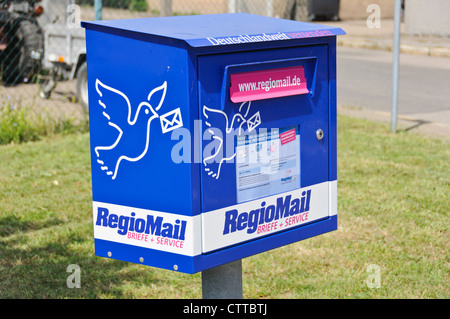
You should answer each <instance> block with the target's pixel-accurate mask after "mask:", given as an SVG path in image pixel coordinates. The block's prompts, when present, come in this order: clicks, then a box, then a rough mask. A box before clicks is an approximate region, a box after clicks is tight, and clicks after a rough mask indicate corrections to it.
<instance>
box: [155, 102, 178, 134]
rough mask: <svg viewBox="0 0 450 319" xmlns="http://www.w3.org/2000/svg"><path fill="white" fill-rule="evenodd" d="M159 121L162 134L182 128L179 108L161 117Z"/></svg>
mask: <svg viewBox="0 0 450 319" xmlns="http://www.w3.org/2000/svg"><path fill="white" fill-rule="evenodd" d="M159 121H160V122H161V129H162V132H163V134H164V133H167V132H170V131H173V130H174V129H177V128H179V127H182V126H183V119H182V118H181V110H180V108H177V109H175V110H173V111H170V112H167V113H166V114H163V115H161V116H160V117H159Z"/></svg>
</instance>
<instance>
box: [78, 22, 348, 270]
mask: <svg viewBox="0 0 450 319" xmlns="http://www.w3.org/2000/svg"><path fill="white" fill-rule="evenodd" d="M82 25H83V26H84V27H85V28H86V43H87V63H88V90H89V117H90V132H91V163H92V191H93V223H94V237H95V252H96V254H97V255H99V256H103V257H109V258H114V259H119V260H124V261H129V262H134V263H142V264H145V265H150V266H155V267H160V268H165V269H172V270H177V271H181V272H186V273H195V272H199V271H202V270H205V269H208V268H212V267H215V266H218V265H221V264H224V263H228V262H231V261H233V260H237V259H240V258H244V257H247V256H250V255H253V254H257V253H261V252H264V251H266V250H269V249H273V248H276V247H280V246H282V245H286V244H290V243H293V242H296V241H299V240H303V239H306V238H309V237H312V236H316V235H319V234H322V233H325V232H329V231H332V230H335V229H337V174H336V35H339V34H344V32H343V31H342V30H341V29H339V28H332V27H326V26H321V25H317V24H310V23H301V22H296V21H288V20H281V19H274V18H267V17H261V16H256V15H250V14H242V13H241V14H219V15H200V16H183V17H166V18H145V19H132V20H114V21H95V22H83V23H82ZM319 130H320V132H321V133H320V136H321V137H320V138H319V133H317V132H319Z"/></svg>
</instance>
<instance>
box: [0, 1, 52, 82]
mask: <svg viewBox="0 0 450 319" xmlns="http://www.w3.org/2000/svg"><path fill="white" fill-rule="evenodd" d="M38 2H40V0H14V1H11V0H0V64H2V65H3V71H2V81H3V83H4V84H7V85H13V84H16V83H21V82H24V81H25V82H28V81H30V80H31V78H32V76H33V75H34V74H36V72H38V71H39V69H40V67H41V60H42V52H43V43H44V36H43V32H42V29H41V27H40V26H39V24H38V23H37V20H36V18H37V17H38V16H39V15H41V14H42V13H43V8H42V6H39V5H38Z"/></svg>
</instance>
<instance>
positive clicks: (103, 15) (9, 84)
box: [0, 0, 338, 116]
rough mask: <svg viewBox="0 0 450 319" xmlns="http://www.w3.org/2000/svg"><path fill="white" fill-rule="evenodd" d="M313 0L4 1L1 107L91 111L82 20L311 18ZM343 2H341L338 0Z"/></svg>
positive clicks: (0, 14) (0, 2)
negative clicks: (238, 15)
mask: <svg viewBox="0 0 450 319" xmlns="http://www.w3.org/2000/svg"><path fill="white" fill-rule="evenodd" d="M308 1H311V0H14V1H13V0H0V74H1V77H0V108H2V107H4V106H5V105H9V106H11V105H13V106H14V105H22V106H27V107H30V108H33V109H36V110H37V112H39V110H41V109H45V110H47V112H52V113H53V114H54V115H55V116H58V115H61V114H68V113H69V114H73V115H75V116H78V115H79V114H80V113H84V112H85V111H86V109H87V86H86V68H85V61H86V53H85V52H86V51H85V42H84V29H82V28H81V27H80V21H88V20H95V19H103V20H110V19H129V18H142V17H157V16H168V15H192V14H214V13H226V12H248V13H254V14H259V15H266V16H273V17H281V18H288V19H296V20H306V19H307V15H306V12H307V10H306V6H307V3H308ZM337 1H338V0H337Z"/></svg>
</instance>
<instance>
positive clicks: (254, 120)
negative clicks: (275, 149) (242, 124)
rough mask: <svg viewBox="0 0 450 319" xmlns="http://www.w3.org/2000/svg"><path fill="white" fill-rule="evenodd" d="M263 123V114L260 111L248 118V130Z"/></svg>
mask: <svg viewBox="0 0 450 319" xmlns="http://www.w3.org/2000/svg"><path fill="white" fill-rule="evenodd" d="M259 124H261V115H260V114H259V111H258V112H256V113H255V114H253V115H252V117H251V118H249V119H248V120H247V126H248V131H249V132H251V131H253V130H254V129H255V128H257V127H258V126H259Z"/></svg>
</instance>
